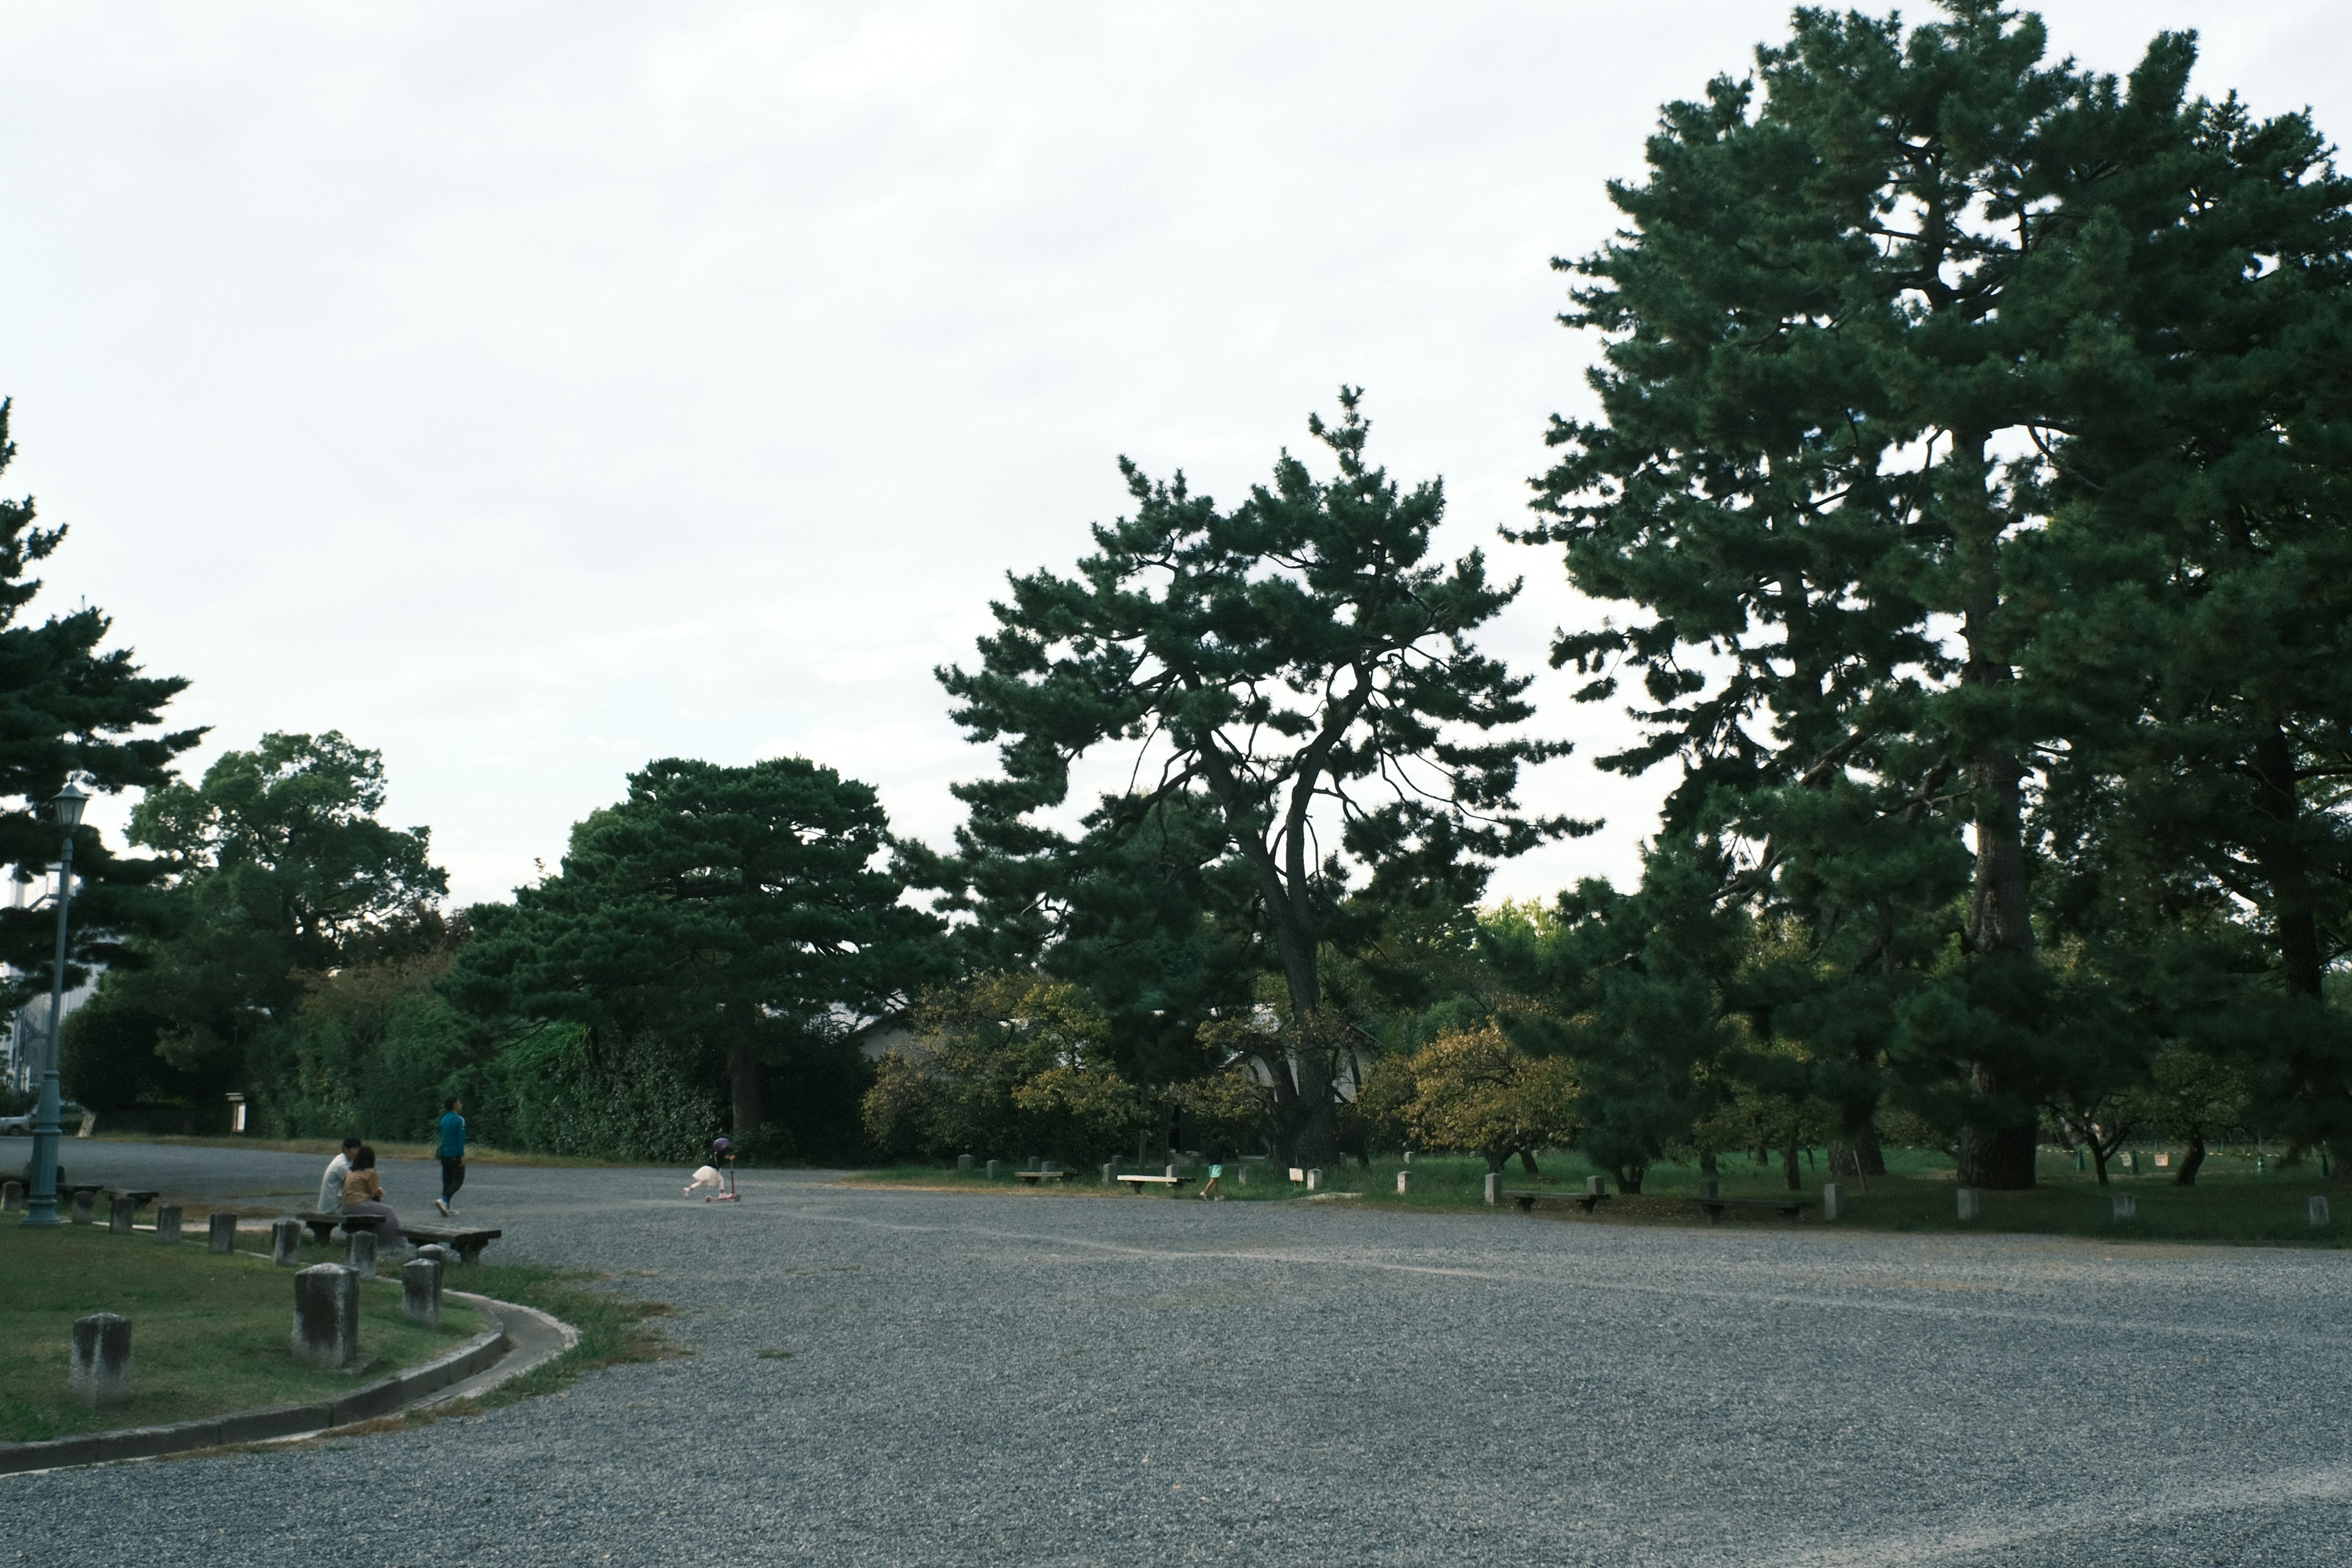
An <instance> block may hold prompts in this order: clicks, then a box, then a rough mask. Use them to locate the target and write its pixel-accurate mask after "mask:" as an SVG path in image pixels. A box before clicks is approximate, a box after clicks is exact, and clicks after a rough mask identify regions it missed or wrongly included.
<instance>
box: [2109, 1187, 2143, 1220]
mask: <svg viewBox="0 0 2352 1568" xmlns="http://www.w3.org/2000/svg"><path fill="white" fill-rule="evenodd" d="M2115 1200H2116V1218H2117V1219H2132V1218H2136V1217H2137V1215H2138V1214H2139V1199H2138V1198H2137V1197H2135V1196H2133V1195H2132V1194H2129V1193H2117V1194H2115Z"/></svg>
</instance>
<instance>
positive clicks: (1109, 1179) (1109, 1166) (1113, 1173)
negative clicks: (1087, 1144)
mask: <svg viewBox="0 0 2352 1568" xmlns="http://www.w3.org/2000/svg"><path fill="white" fill-rule="evenodd" d="M1103 1185H1104V1186H1106V1187H1115V1186H1117V1185H1118V1161H1116V1160H1106V1161H1105V1162H1103Z"/></svg>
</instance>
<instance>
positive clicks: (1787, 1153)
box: [1780, 1138, 1805, 1193]
mask: <svg viewBox="0 0 2352 1568" xmlns="http://www.w3.org/2000/svg"><path fill="white" fill-rule="evenodd" d="M1780 1179H1781V1180H1782V1181H1783V1182H1785V1183H1787V1184H1788V1187H1789V1190H1790V1192H1792V1193H1794V1192H1800V1191H1802V1190H1803V1188H1804V1185H1805V1178H1804V1175H1803V1173H1801V1172H1800V1171H1799V1170H1798V1169H1797V1142H1796V1140H1795V1139H1793V1138H1792V1139H1790V1141H1789V1144H1788V1147H1786V1148H1785V1149H1782V1150H1781V1151H1780Z"/></svg>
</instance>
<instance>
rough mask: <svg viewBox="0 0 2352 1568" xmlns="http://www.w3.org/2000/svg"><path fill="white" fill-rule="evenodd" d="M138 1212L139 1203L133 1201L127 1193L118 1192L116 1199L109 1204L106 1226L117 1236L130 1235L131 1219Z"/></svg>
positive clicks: (115, 1195)
mask: <svg viewBox="0 0 2352 1568" xmlns="http://www.w3.org/2000/svg"><path fill="white" fill-rule="evenodd" d="M138 1213H139V1205H137V1204H135V1203H133V1202H131V1199H130V1198H129V1197H128V1196H126V1195H125V1194H121V1193H117V1194H114V1201H113V1202H112V1203H110V1204H109V1205H107V1215H106V1228H107V1229H109V1230H110V1231H112V1232H113V1233H114V1234H115V1235H117V1236H129V1235H130V1234H131V1220H132V1218H133V1217H135V1216H136V1215H138Z"/></svg>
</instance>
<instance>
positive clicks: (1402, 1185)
mask: <svg viewBox="0 0 2352 1568" xmlns="http://www.w3.org/2000/svg"><path fill="white" fill-rule="evenodd" d="M1411 1191H1412V1172H1411V1171H1399V1172H1398V1173H1397V1196H1399V1197H1402V1196H1404V1195H1405V1194H1407V1193H1409V1192H1411Z"/></svg>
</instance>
